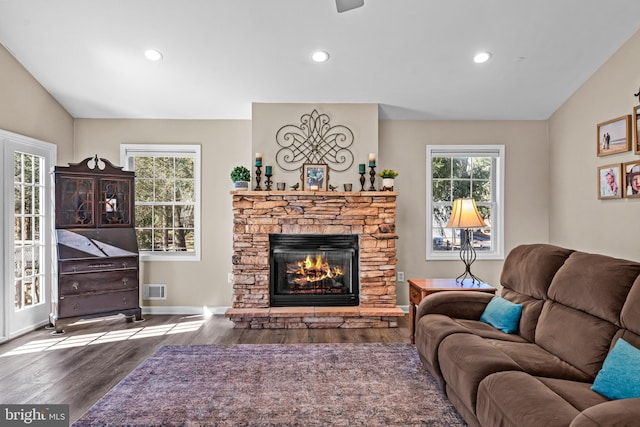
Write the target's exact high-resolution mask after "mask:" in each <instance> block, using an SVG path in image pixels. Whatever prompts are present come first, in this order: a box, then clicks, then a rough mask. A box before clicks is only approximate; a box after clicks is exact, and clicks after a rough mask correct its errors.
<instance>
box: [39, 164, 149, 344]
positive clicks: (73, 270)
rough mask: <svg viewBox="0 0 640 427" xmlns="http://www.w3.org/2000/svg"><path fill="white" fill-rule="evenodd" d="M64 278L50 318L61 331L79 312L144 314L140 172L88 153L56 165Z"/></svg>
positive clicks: (131, 316)
mask: <svg viewBox="0 0 640 427" xmlns="http://www.w3.org/2000/svg"><path fill="white" fill-rule="evenodd" d="M54 174H55V189H56V191H55V194H56V199H55V218H56V219H55V225H56V246H57V255H58V263H57V267H58V274H57V278H58V284H57V286H54V287H53V290H52V298H51V306H52V308H51V314H50V316H49V321H50V323H51V325H52V326H53V327H54V328H55V331H56V332H57V333H61V332H63V327H64V325H66V324H69V323H71V322H73V321H76V320H78V319H79V318H89V317H99V316H111V315H116V314H124V315H125V316H126V317H127V318H128V319H135V320H142V313H141V309H140V301H139V298H140V297H139V273H138V261H139V260H138V243H137V241H136V233H135V228H134V226H135V222H134V206H133V203H134V176H135V174H134V172H129V171H124V170H122V167H119V166H114V165H113V164H112V163H111V162H109V161H108V160H107V159H103V158H98V156H95V157H88V158H86V159H84V160H83V161H81V162H79V163H70V164H69V166H56V167H55V169H54Z"/></svg>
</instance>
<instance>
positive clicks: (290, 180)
mask: <svg viewBox="0 0 640 427" xmlns="http://www.w3.org/2000/svg"><path fill="white" fill-rule="evenodd" d="M314 110H316V111H317V112H318V113H319V114H326V115H327V117H328V119H329V120H330V122H329V126H330V127H335V126H346V127H347V128H349V129H350V130H351V132H352V133H353V144H352V145H351V146H349V147H347V150H348V151H350V152H351V153H352V154H353V157H352V158H350V157H349V153H348V152H346V151H345V152H343V153H341V154H342V155H344V156H346V160H345V164H344V165H339V166H336V167H335V170H334V171H331V172H330V174H329V176H330V180H329V182H330V184H331V185H333V186H337V187H339V188H340V190H342V188H343V187H342V184H345V183H351V184H352V185H353V187H354V188H360V187H359V186H356V184H358V185H359V178H360V175H358V164H360V163H365V164H366V163H367V162H368V158H369V157H368V156H369V153H375V154H376V155H378V104H349V103H342V104H329V103H326V104H325V103H322V104H312V103H309V104H299V103H287V104H282V103H254V104H253V105H252V120H251V125H252V129H253V130H252V146H253V148H252V152H253V153H262V154H263V157H264V158H263V163H262V164H263V166H266V165H272V166H273V173H274V177H273V180H274V182H278V181H280V182H286V183H287V185H288V186H290V185H293V184H295V183H298V182H300V172H299V171H298V172H289V171H285V170H283V169H281V168H280V167H279V166H278V164H277V163H276V155H277V153H278V151H279V150H280V149H281V146H280V145H278V143H277V142H276V134H277V133H278V130H279V129H280V128H281V127H283V126H285V125H293V126H294V127H300V126H301V120H300V119H301V117H302V116H303V115H307V114H309V115H310V114H311V113H312V112H313V111H314ZM340 132H344V131H342V130H340ZM345 134H348V133H347V132H345ZM304 135H306V134H304V133H302V134H301V136H304ZM282 142H283V143H285V144H287V143H290V140H287V141H282ZM283 154H289V152H288V151H287V150H284V151H283ZM351 161H353V164H352V165H351V167H350V168H349V169H347V170H344V171H339V170H342V169H344V167H343V166H349V163H350V162H351ZM303 162H304V161H303V159H301V162H299V164H295V165H294V166H298V167H300V166H302V165H301V163H303ZM325 163H328V164H330V166H331V167H333V166H332V165H331V162H330V161H329V160H328V159H327V161H326V162H325ZM281 164H283V166H284V165H285V162H284V161H282V162H281ZM251 165H253V163H251ZM249 169H250V170H251V171H252V172H251V173H252V176H253V177H254V179H255V175H253V174H254V170H255V168H251V167H250V168H249ZM288 169H291V167H289V168H288ZM262 173H263V174H264V168H263V170H262ZM262 178H263V180H264V175H263V177H262ZM254 184H255V181H254ZM262 188H265V187H264V185H263V186H262ZM274 188H275V185H274Z"/></svg>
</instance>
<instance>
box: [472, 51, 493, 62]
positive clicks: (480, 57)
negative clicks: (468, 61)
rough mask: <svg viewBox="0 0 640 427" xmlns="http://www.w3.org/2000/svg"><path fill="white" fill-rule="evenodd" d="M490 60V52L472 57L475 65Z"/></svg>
mask: <svg viewBox="0 0 640 427" xmlns="http://www.w3.org/2000/svg"><path fill="white" fill-rule="evenodd" d="M489 59H491V52H479V53H476V56H474V57H473V62H475V63H476V64H483V63H485V62H487V61H488V60H489Z"/></svg>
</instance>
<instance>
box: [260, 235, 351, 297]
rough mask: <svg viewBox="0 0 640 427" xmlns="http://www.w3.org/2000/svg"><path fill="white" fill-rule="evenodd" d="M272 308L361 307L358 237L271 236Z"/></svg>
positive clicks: (270, 293) (270, 291) (270, 286)
mask: <svg viewBox="0 0 640 427" xmlns="http://www.w3.org/2000/svg"><path fill="white" fill-rule="evenodd" d="M269 246H270V249H269V260H270V285H269V295H270V303H271V306H272V307H292V306H357V305H358V304H359V274H358V252H359V247H358V236H357V235H354V234H330V235H326V234H270V235H269Z"/></svg>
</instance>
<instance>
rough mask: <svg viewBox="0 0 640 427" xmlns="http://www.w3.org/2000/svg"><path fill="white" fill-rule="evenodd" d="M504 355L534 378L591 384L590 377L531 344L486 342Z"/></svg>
mask: <svg viewBox="0 0 640 427" xmlns="http://www.w3.org/2000/svg"><path fill="white" fill-rule="evenodd" d="M487 342H489V343H490V344H491V345H493V346H495V347H496V348H498V349H499V350H500V351H502V352H503V353H504V354H506V355H507V356H508V357H509V358H510V359H511V360H513V361H514V362H516V363H517V364H518V366H519V367H520V369H519V370H521V371H524V372H527V373H529V374H531V375H534V376H542V377H551V378H561V379H566V380H572V381H588V382H591V380H592V377H591V376H589V375H587V374H585V373H584V372H582V371H581V370H579V369H576V368H575V367H573V366H571V365H570V364H569V363H567V362H565V361H564V360H562V359H561V358H559V357H558V356H556V355H555V354H551V353H549V352H548V351H546V350H545V349H543V348H541V347H539V346H538V345H537V344H533V343H526V342H525V343H516V342H508V341H504V340H487Z"/></svg>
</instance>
